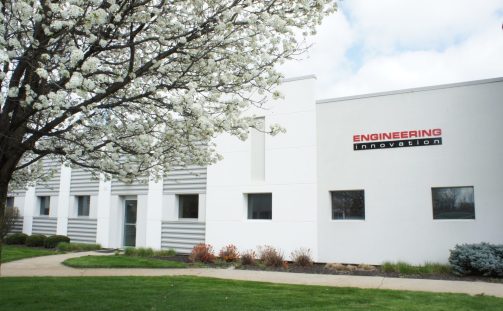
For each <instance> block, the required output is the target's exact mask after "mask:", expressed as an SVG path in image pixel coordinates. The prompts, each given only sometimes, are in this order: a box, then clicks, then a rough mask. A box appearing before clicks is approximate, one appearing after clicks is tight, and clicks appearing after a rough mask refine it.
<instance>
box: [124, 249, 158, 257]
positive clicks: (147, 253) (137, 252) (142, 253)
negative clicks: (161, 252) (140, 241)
mask: <svg viewBox="0 0 503 311" xmlns="http://www.w3.org/2000/svg"><path fill="white" fill-rule="evenodd" d="M124 255H126V256H134V257H153V256H154V255H155V254H154V250H153V249H151V248H150V247H137V248H135V247H126V249H124Z"/></svg>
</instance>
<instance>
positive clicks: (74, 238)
mask: <svg viewBox="0 0 503 311" xmlns="http://www.w3.org/2000/svg"><path fill="white" fill-rule="evenodd" d="M96 229H97V220H96V219H93V218H68V233H67V235H68V237H69V238H70V241H71V242H79V243H96Z"/></svg>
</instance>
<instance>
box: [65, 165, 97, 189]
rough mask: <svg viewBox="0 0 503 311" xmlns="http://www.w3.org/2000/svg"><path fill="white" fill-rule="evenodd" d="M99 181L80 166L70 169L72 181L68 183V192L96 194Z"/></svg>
mask: <svg viewBox="0 0 503 311" xmlns="http://www.w3.org/2000/svg"><path fill="white" fill-rule="evenodd" d="M99 188H100V182H99V180H98V179H96V178H94V177H93V176H92V174H91V172H88V171H86V170H83V169H81V168H75V169H72V181H71V183H70V194H71V195H74V194H76V193H85V194H97V193H98V192H99Z"/></svg>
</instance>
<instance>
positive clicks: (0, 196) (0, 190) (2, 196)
mask: <svg viewBox="0 0 503 311" xmlns="http://www.w3.org/2000/svg"><path fill="white" fill-rule="evenodd" d="M8 189H9V182H8V181H7V182H4V181H3V180H0V224H3V223H4V222H5V203H6V202H7V191H8ZM2 249H3V237H0V275H2Z"/></svg>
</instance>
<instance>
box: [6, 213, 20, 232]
mask: <svg viewBox="0 0 503 311" xmlns="http://www.w3.org/2000/svg"><path fill="white" fill-rule="evenodd" d="M21 232H23V218H22V217H18V218H16V220H15V222H14V225H13V226H12V229H11V231H10V232H9V233H21Z"/></svg>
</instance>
